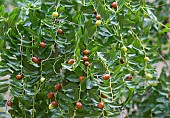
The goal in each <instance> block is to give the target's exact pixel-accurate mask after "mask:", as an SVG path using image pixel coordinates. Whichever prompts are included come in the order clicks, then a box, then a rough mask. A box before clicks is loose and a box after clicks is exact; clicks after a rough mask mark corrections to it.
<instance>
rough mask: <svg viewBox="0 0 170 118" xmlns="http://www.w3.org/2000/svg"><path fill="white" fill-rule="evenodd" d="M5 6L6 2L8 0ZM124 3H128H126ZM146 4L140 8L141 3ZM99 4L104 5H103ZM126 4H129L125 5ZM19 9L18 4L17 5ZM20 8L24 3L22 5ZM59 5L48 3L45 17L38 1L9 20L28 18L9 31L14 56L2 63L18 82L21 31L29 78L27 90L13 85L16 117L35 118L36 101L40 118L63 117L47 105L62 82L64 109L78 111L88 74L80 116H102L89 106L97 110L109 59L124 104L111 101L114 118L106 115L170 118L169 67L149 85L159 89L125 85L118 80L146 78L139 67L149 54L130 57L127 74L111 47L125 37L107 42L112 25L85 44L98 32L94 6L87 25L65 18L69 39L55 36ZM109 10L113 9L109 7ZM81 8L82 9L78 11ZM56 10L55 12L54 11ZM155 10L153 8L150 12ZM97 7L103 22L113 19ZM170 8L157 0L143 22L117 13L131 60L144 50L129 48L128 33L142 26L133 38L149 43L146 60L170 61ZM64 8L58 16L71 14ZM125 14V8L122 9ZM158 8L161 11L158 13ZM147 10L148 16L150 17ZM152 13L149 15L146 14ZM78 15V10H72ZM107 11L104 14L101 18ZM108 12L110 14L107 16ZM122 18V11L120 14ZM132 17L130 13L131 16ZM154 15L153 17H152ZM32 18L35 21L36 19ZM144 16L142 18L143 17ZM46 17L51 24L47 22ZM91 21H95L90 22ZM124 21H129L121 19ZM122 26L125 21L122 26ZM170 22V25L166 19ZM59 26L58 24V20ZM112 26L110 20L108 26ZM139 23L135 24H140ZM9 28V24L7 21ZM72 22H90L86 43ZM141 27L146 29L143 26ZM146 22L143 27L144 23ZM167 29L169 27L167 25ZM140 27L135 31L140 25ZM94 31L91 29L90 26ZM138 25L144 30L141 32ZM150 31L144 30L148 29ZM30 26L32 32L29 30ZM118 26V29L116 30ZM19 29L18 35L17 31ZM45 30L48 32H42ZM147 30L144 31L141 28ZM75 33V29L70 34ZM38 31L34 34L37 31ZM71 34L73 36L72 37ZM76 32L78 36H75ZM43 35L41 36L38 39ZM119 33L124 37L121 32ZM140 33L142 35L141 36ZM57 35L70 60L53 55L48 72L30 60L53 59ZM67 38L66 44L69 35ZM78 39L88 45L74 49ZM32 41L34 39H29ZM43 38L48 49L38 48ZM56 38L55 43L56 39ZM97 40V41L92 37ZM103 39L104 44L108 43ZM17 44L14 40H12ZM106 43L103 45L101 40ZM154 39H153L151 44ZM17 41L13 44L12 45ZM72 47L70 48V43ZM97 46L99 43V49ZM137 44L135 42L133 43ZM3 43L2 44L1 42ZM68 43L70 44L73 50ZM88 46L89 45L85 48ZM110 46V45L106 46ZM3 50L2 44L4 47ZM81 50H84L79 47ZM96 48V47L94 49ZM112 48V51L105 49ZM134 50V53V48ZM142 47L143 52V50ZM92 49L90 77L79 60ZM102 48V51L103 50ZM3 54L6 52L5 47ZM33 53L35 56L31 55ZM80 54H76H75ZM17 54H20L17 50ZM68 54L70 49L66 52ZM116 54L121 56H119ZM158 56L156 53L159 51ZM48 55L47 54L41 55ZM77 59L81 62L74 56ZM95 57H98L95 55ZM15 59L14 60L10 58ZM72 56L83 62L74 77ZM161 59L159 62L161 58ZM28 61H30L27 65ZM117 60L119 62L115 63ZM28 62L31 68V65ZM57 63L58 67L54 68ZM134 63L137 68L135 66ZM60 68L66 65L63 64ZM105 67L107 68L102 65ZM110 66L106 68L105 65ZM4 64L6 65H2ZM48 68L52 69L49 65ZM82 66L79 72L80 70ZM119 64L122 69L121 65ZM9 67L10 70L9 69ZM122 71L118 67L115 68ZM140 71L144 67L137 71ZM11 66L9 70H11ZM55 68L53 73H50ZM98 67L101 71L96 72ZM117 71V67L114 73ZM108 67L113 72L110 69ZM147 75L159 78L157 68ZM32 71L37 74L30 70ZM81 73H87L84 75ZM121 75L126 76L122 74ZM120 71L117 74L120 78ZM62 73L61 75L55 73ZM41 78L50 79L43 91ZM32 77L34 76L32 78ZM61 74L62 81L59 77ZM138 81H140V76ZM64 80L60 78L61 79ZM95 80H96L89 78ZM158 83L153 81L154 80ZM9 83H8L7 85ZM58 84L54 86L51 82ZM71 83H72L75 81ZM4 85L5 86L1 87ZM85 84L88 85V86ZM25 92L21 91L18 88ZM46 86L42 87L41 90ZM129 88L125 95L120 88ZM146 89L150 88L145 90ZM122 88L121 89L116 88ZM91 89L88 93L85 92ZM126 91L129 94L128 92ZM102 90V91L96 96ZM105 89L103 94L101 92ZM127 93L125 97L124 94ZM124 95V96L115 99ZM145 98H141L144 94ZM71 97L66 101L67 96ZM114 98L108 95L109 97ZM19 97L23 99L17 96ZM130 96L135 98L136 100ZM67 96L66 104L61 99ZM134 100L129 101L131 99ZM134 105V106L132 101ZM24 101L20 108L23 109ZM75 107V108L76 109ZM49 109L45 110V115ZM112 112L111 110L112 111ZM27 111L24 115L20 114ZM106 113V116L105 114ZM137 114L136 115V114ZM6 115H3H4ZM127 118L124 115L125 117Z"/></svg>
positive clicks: (163, 0) (79, 19)
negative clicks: (82, 78)
mask: <svg viewBox="0 0 170 118" xmlns="http://www.w3.org/2000/svg"><path fill="white" fill-rule="evenodd" d="M4 2H5V1H4ZM111 2H112V1H108V3H111ZM118 2H119V3H122V1H121V0H119V1H118ZM125 2H128V0H127V1H125ZM140 2H141V3H140ZM140 2H136V1H135V0H134V1H133V2H132V3H131V4H133V5H134V6H133V7H134V9H137V8H138V7H139V6H137V5H138V4H139V3H140V4H143V3H142V0H141V1H140ZM74 3H75V6H74V9H76V10H78V9H80V8H81V7H80V8H79V7H78V5H77V4H78V3H76V2H74ZM63 4H67V6H66V8H67V7H68V8H67V9H69V10H70V11H71V7H72V5H71V4H70V3H69V2H63ZM98 4H99V5H98ZM122 4H125V3H122ZM14 5H16V4H14ZM20 5H21V4H20ZM53 5H54V3H53V2H44V3H43V4H41V10H42V11H43V12H41V11H40V9H39V6H40V4H39V2H36V3H34V4H29V10H28V11H27V9H24V11H25V12H24V11H20V10H19V9H15V12H13V13H10V15H9V19H10V20H9V21H7V25H8V27H11V28H12V26H13V25H14V24H15V21H11V20H12V19H15V18H16V19H15V20H16V21H17V19H18V17H19V16H18V15H19V13H20V14H22V15H21V16H22V17H25V18H26V20H23V21H21V22H22V23H21V24H19V25H18V26H17V27H15V28H13V32H10V31H9V35H10V36H9V37H8V39H11V40H9V42H7V44H8V46H9V47H11V48H10V51H6V50H4V51H6V52H7V53H6V54H4V55H2V58H3V59H5V60H3V61H4V62H8V63H7V66H6V65H2V66H1V69H3V70H1V76H4V75H6V74H9V72H11V70H12V71H13V72H14V73H13V74H12V75H11V76H12V79H15V75H16V74H17V73H18V72H20V63H21V62H18V61H16V60H15V59H13V58H12V57H13V54H15V55H16V57H15V58H17V60H21V57H20V53H19V52H20V48H19V46H20V44H19V42H20V35H19V33H18V30H19V31H20V32H21V34H22V35H23V34H24V36H25V37H26V38H24V42H23V47H24V48H23V50H24V51H23V57H22V58H23V59H24V62H22V63H23V65H24V69H23V72H24V77H25V79H26V81H27V83H26V84H25V87H24V88H23V89H22V84H24V83H21V82H17V81H11V84H10V85H11V86H12V87H13V89H11V93H12V95H13V96H14V101H13V102H14V106H13V109H11V110H10V111H9V112H10V113H11V114H12V115H14V116H15V117H16V116H22V117H24V115H25V114H26V116H27V117H30V115H32V114H31V113H30V111H29V110H30V109H32V104H29V103H30V100H31V103H34V102H35V107H36V108H35V109H39V110H40V111H39V112H35V116H37V117H38V116H39V117H54V116H58V117H59V116H60V115H61V113H59V111H60V110H61V109H59V108H56V109H53V110H52V111H51V112H48V110H47V109H48V108H47V107H48V104H49V101H48V100H46V94H47V91H51V90H52V89H53V87H54V85H55V84H56V82H57V81H58V82H61V81H62V82H63V85H66V86H64V87H63V88H62V91H64V94H63V92H62V91H60V92H58V93H57V94H58V95H59V96H58V95H56V98H55V99H57V101H58V102H59V103H60V105H61V106H60V107H61V108H62V109H65V110H66V111H67V110H68V109H70V110H73V109H74V102H76V100H78V94H77V93H78V92H79V90H80V88H78V86H79V84H78V83H79V81H78V79H77V78H78V77H79V76H80V75H82V74H85V75H87V74H88V73H91V74H92V75H89V76H88V75H87V78H86V79H85V81H84V82H82V83H81V85H82V89H83V90H84V91H86V92H87V95H86V94H84V95H83V96H82V98H83V99H82V101H83V105H84V106H86V105H87V106H86V108H87V111H86V110H82V111H78V115H79V116H80V117H81V116H85V114H86V115H87V114H89V110H90V111H93V112H94V114H90V116H91V117H92V116H93V115H94V116H95V115H96V116H99V115H100V114H101V112H100V110H98V109H97V108H95V107H94V108H90V107H89V106H91V105H92V106H96V104H97V103H98V102H99V101H100V98H99V92H100V91H98V82H97V81H94V80H95V79H94V80H93V79H92V78H96V77H95V76H94V75H98V76H99V77H101V76H102V74H104V73H105V71H107V67H105V66H106V65H107V62H105V60H109V62H110V63H109V64H110V68H111V70H112V67H114V69H113V70H112V71H113V72H114V73H112V76H114V75H116V76H117V75H118V76H119V77H116V76H114V78H116V80H114V82H113V84H114V85H113V88H115V90H114V92H115V95H114V97H115V99H116V100H117V101H122V104H121V102H116V103H114V105H113V104H109V103H110V102H109V99H108V100H107V102H108V104H106V106H107V105H108V106H107V107H106V111H107V110H108V111H110V110H111V109H114V111H112V112H114V113H109V112H108V113H105V114H106V115H108V116H109V115H110V117H113V116H119V115H120V111H121V112H122V114H123V113H124V112H125V111H124V110H121V109H122V108H123V107H124V108H125V109H126V110H128V114H126V115H127V116H129V117H169V116H170V113H169V111H170V110H169V108H170V103H169V99H168V93H169V91H170V90H169V89H170V88H169V79H170V78H169V76H167V75H166V73H165V70H167V68H168V65H167V67H166V68H164V70H163V71H162V74H161V76H160V77H159V78H157V80H155V81H150V83H151V84H152V85H154V87H148V88H142V87H144V86H138V85H136V84H135V83H134V81H133V82H128V81H127V82H123V81H120V80H119V79H118V78H120V77H122V78H123V76H124V75H126V74H129V73H130V74H132V75H133V76H134V78H137V77H138V76H137V75H136V73H134V72H133V71H140V75H141V76H142V77H143V78H145V77H144V72H143V71H141V69H140V68H141V67H142V66H143V65H140V63H142V59H143V57H144V55H142V54H141V55H140V56H141V57H135V56H134V57H133V55H131V56H132V57H131V56H129V57H128V59H129V60H128V61H129V62H131V63H130V66H129V67H131V68H130V69H132V70H130V71H129V70H128V69H127V68H126V67H124V68H123V69H121V68H120V67H122V65H121V66H119V65H118V64H119V58H117V56H118V55H120V52H116V51H119V50H120V48H119V47H116V46H112V45H111V46H110V44H112V43H114V44H117V43H118V42H119V41H118V40H120V37H116V36H115V37H114V39H113V42H112V41H111V40H109V39H108V38H104V37H111V36H112V33H109V32H114V33H115V31H111V30H110V29H109V27H111V25H109V24H107V25H103V26H102V27H101V28H100V29H97V31H98V34H99V35H97V34H95V36H94V37H95V39H94V40H93V41H89V40H86V39H88V38H89V39H93V38H94V37H92V35H93V33H95V31H96V26H94V25H93V24H94V23H95V16H94V15H93V14H92V11H93V9H94V8H93V6H92V5H89V6H88V7H82V8H81V10H82V12H84V13H87V14H89V15H87V16H86V17H87V19H85V20H83V19H84V18H82V16H81V17H80V16H78V15H77V16H74V17H73V18H72V16H70V15H69V16H68V17H67V18H66V17H65V16H64V15H63V16H61V19H63V18H64V19H65V20H64V21H66V22H63V21H61V26H63V27H62V28H63V30H64V32H65V35H64V36H60V35H59V36H58V35H57V34H54V33H53V32H55V30H56V28H58V27H61V26H58V25H56V26H53V25H54V24H51V22H53V19H52V18H51V14H52V12H53V11H55V10H53V7H51V6H53ZM108 5H109V4H108ZM76 6H77V7H76ZM50 7H51V9H49V8H50ZM148 7H149V8H150V9H149V8H148ZM95 8H96V9H97V12H98V13H99V14H100V15H101V16H102V18H104V20H107V18H108V14H107V13H106V11H105V12H103V11H102V10H103V8H102V7H101V6H100V2H97V4H96V6H95ZM169 8H170V7H169V4H166V0H157V1H155V2H153V3H147V8H146V9H145V8H144V9H142V10H144V11H143V13H146V14H144V15H146V16H143V14H141V12H140V11H139V12H136V13H137V16H138V18H135V19H133V18H134V15H135V14H131V12H130V11H129V9H125V11H124V12H125V13H126V15H125V17H123V16H121V15H119V14H117V16H118V17H117V18H118V19H116V17H113V18H112V20H118V21H119V23H120V24H119V25H120V27H121V29H122V27H125V29H124V30H123V32H122V31H120V32H121V33H123V36H124V38H127V39H128V41H126V40H124V43H125V45H126V46H128V50H130V51H129V53H128V54H129V55H130V53H138V52H140V51H139V50H141V48H139V47H140V46H139V44H138V43H139V42H138V41H136V42H135V44H134V45H130V43H132V42H133V40H132V39H133V36H130V35H131V34H127V32H129V29H128V28H127V29H126V27H130V26H134V27H135V28H136V27H137V29H135V31H134V33H132V35H134V36H136V35H135V34H137V36H139V37H140V38H141V39H142V40H144V43H145V44H147V50H146V51H147V56H149V57H150V58H151V60H152V61H151V62H150V63H149V64H155V63H157V62H158V61H165V60H170V59H169V58H170V56H169V55H170V54H169V53H170V52H169V51H168V52H166V53H164V51H163V50H167V49H169V45H168V44H169V38H168V35H167V33H166V32H168V31H169V30H168V28H166V27H169V24H168V23H165V21H166V20H167V18H168V17H169V11H170V10H169ZM63 9H64V8H63V7H61V8H59V9H58V11H59V13H63V14H67V15H68V13H67V11H64V12H63ZM120 9H121V6H120ZM155 9H156V10H155ZM145 10H146V12H145ZM147 10H148V11H147ZM1 12H2V7H1ZM73 12H74V10H73ZM102 12H103V13H102ZM108 12H109V11H108ZM152 12H153V13H154V14H155V16H156V17H157V18H158V21H160V22H158V21H157V20H154V19H155V18H156V17H155V16H154V15H153V14H152ZM118 13H119V12H118ZM121 13H122V11H120V14H121ZM128 13H129V14H128ZM148 14H149V15H148ZM4 16H6V17H8V15H4ZM32 16H33V17H32ZM139 16H141V17H139ZM90 17H92V18H93V19H90ZM144 17H148V18H145V19H143V21H144V22H140V20H141V19H142V18H144ZM44 18H46V19H44ZM41 19H43V20H42V22H40V20H41ZM89 19H90V21H89ZM122 19H124V20H122ZM121 21H122V22H121ZM167 21H168V20H167ZM56 22H57V23H58V21H56ZM106 22H107V21H106ZM135 22H136V23H135ZM4 23H6V22H4ZM4 23H3V22H2V20H1V26H2V24H4ZM40 23H42V24H43V25H44V26H42V27H41V28H42V32H43V33H41V32H40V31H39V29H40V28H38V26H39V24H40ZM72 23H76V24H81V23H85V28H84V29H83V30H85V32H87V33H86V34H85V35H84V38H82V37H81V35H83V34H82V31H81V29H80V27H79V26H77V25H75V27H73V25H74V24H72ZM137 23H139V24H137ZM140 23H141V24H140ZM143 23H144V24H143ZM112 24H114V25H115V27H116V26H117V22H112ZM163 24H164V25H166V27H164V26H163ZM7 25H4V29H3V31H2V32H1V38H6V37H3V36H4V35H3V34H4V33H5V32H7V31H8V28H6V26H7ZM135 25H136V26H135ZM90 26H92V27H90ZM138 26H139V27H138ZM143 26H145V27H143ZM30 27H31V28H30ZM47 27H48V28H49V29H50V30H46V29H45V28H47ZM88 27H90V29H88ZM115 27H114V28H115ZM17 28H18V30H17ZM43 28H44V29H43ZM140 28H141V29H143V30H142V31H141V29H140ZM70 29H71V30H70ZM34 30H35V31H36V32H35V31H34ZM89 30H92V31H91V32H92V34H90V33H88V31H89ZM70 31H72V32H70ZM74 31H76V32H74ZM37 33H38V35H37ZM118 33H119V32H118ZM140 33H141V34H140ZM55 35H57V37H58V40H57V45H58V48H59V50H58V53H59V54H61V55H63V54H65V55H66V56H65V57H64V58H61V59H58V60H57V61H56V60H55V59H54V60H53V58H55V56H56V55H51V56H50V58H52V59H51V61H44V64H43V65H44V67H43V65H42V66H41V65H39V66H38V65H36V64H33V63H32V62H31V56H32V52H33V55H34V56H37V57H40V58H41V59H43V60H44V59H45V60H46V59H47V58H48V57H49V54H50V53H51V52H49V51H51V49H53V44H54V42H55V41H54V40H55ZM66 35H67V40H68V41H65V39H66V37H65V36H66ZM74 35H77V36H78V37H77V38H80V37H81V38H80V40H83V41H84V42H83V43H80V45H75V44H77V42H75V40H73V38H76V37H74ZM30 36H31V37H30ZM32 37H33V40H34V41H35V42H34V45H35V46H32V43H31V40H32V39H31V38H32ZM42 37H43V41H45V42H46V43H47V42H48V44H47V47H46V48H45V49H43V50H41V49H39V42H40V41H41V39H42ZM51 37H52V39H51ZM91 37H92V38H91ZM103 38H104V40H103ZM12 39H15V40H13V41H12ZM101 39H102V40H101ZM148 39H149V40H148ZM11 42H12V43H11ZM66 42H67V43H66ZM94 43H96V44H95V45H94ZM133 43H134V42H133ZM1 44H3V40H1ZM68 44H69V45H68ZM86 44H87V45H86ZM102 45H105V46H102ZM1 46H2V45H1ZM77 46H78V47H80V50H79V48H78V47H77ZM94 46H95V47H94ZM106 46H107V47H106ZM131 46H132V47H133V48H134V49H131V48H132V47H131ZM138 46H139V47H138ZM85 48H88V49H89V50H91V52H90V57H89V58H90V61H92V60H93V65H94V66H93V67H91V69H90V72H88V71H87V70H86V67H84V65H83V64H82V63H81V62H79V61H80V57H82V56H83V54H82V51H83V50H84V49H85ZM102 48H103V49H102ZM1 49H2V47H1ZM32 49H33V51H32ZM75 49H76V50H75ZM16 50H17V51H16ZM65 50H67V51H66V52H65ZM115 50H116V51H115ZM155 50H156V52H154V53H153V51H155ZM42 54H43V55H42ZM75 55H76V57H75ZM94 55H95V56H96V57H95V56H94ZM8 57H11V58H8ZM68 57H74V58H76V60H79V61H78V63H77V62H76V65H75V66H77V67H75V68H76V69H75V70H74V72H72V71H71V72H70V70H72V67H70V66H69V65H67V64H66V62H67V60H68V59H69V58H68ZM158 57H159V58H158ZM122 58H124V59H126V58H127V57H124V56H123V54H122ZM25 60H26V61H25ZM111 60H114V61H111ZM26 62H28V63H26ZM55 62H56V63H55ZM132 62H133V63H132ZM54 63H55V64H56V66H55V65H54V66H55V67H54V66H53V64H54ZM60 63H63V64H62V65H61V64H60ZM102 63H104V65H103V64H102ZM105 63H106V64H105ZM1 64H2V63H1ZM46 65H48V66H46ZM79 65H80V67H79ZM117 65H118V66H117ZM5 66H6V68H5ZM116 66H117V67H116ZM137 66H139V67H137ZM8 67H10V69H11V70H10V71H9V70H8ZM41 67H42V68H43V72H42V73H41V72H40V71H39V70H40V68H41ZM51 67H53V68H51ZM96 67H97V68H96ZM115 67H116V68H115ZM60 68H67V69H68V70H65V72H64V76H65V77H64V78H66V79H67V80H62V78H63V75H62V72H61V71H62V69H60ZM98 68H103V70H100V69H98ZM110 68H109V69H110ZM148 68H149V69H148V71H149V72H151V73H153V74H154V70H153V69H152V67H150V66H149V67H148ZM54 69H55V70H56V72H54ZM31 70H33V71H31ZM80 70H83V72H82V71H80ZM119 71H121V72H119ZM116 72H117V73H116ZM56 73H57V74H56ZM41 74H42V75H43V76H45V78H47V80H46V86H44V87H42V86H43V84H39V82H38V81H39V79H40V77H41ZM30 75H31V77H30ZM56 75H57V76H56ZM136 76H137V77H136ZM60 78H61V79H60ZM89 78H91V79H89ZM154 78H155V79H156V74H155V75H154ZM153 80H154V79H153ZM6 81H8V80H6ZM6 81H5V80H2V82H1V83H5V82H6ZM51 81H54V82H51ZM70 81H71V82H70ZM135 81H137V83H140V82H141V83H142V81H143V80H142V81H141V80H140V78H137V79H135ZM107 84H108V83H107V82H104V83H102V84H101V85H100V86H101V87H102V88H104V87H106V88H105V89H106V91H105V90H103V91H102V92H106V94H108V92H109V91H110V90H109V91H107V89H109V88H107V86H106V85H107ZM1 85H2V84H1ZM84 85H85V86H84ZM3 86H4V87H3V90H4V91H7V90H8V89H9V88H8V84H3ZM33 86H40V87H39V88H36V89H37V91H38V92H39V89H41V92H39V93H36V92H35V91H34V90H35V88H32V87H33ZM18 87H20V88H18ZM41 87H42V88H41ZM121 87H122V88H124V89H125V90H123V89H121ZM145 87H147V86H145ZM116 88H117V89H116ZM86 89H87V90H86ZM126 89H127V90H126ZM96 90H97V91H96ZM100 90H101V89H100ZM122 91H123V93H121V92H122ZM86 92H85V93H86ZM35 93H36V94H37V96H36V97H35V98H34V97H33V96H34V95H35ZM116 93H119V94H120V95H119V94H116ZM139 93H140V94H141V95H140V94H139ZM66 95H67V96H66ZM110 95H111V94H109V96H110ZM18 96H19V97H18ZM122 96H125V98H126V101H123V100H121V99H122ZM131 96H133V97H132V98H131ZM60 97H62V99H61V98H60ZM128 97H129V98H128ZM65 101H67V102H66V103H64V102H65ZM88 101H93V102H94V103H89V102H88ZM129 101H130V102H129ZM19 102H20V105H19V104H18V103H19ZM5 103H6V101H3V102H1V106H4V105H5ZM68 103H69V104H70V106H69V107H68V106H67V104H68ZM71 104H72V105H71ZM19 106H20V107H21V108H24V109H25V110H24V111H22V110H21V108H19ZM134 107H137V110H135V109H133V108H134ZM44 108H46V109H45V110H44ZM109 108H110V109H109ZM65 110H63V111H62V112H63V113H64V114H65V115H68V117H69V116H72V115H73V114H72V111H68V113H65ZM20 111H22V112H20ZM45 111H47V113H44V112H45ZM106 111H105V112H106ZM131 111H133V112H131ZM2 114H3V112H2ZM126 115H125V116H126Z"/></svg>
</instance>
